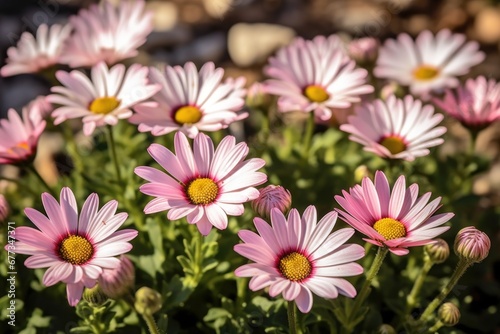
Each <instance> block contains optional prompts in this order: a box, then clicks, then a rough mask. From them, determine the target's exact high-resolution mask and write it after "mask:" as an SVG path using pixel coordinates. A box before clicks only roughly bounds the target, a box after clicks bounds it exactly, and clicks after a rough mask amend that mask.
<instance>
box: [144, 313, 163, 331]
mask: <svg viewBox="0 0 500 334" xmlns="http://www.w3.org/2000/svg"><path fill="white" fill-rule="evenodd" d="M142 318H143V319H144V321H146V324H147V325H148V329H149V333H150V334H160V330H159V329H158V326H156V322H155V319H154V318H153V315H152V314H149V313H148V312H145V313H144V314H143V315H142Z"/></svg>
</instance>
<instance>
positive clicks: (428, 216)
mask: <svg viewBox="0 0 500 334" xmlns="http://www.w3.org/2000/svg"><path fill="white" fill-rule="evenodd" d="M430 196H431V194H430V193H426V194H424V195H423V196H421V197H418V185H417V184H412V185H411V186H410V187H408V188H406V181H405V177H404V176H403V175H402V176H400V177H399V178H398V179H397V181H396V183H395V184H394V188H393V189H392V192H391V189H390V186H389V182H388V181H387V178H386V176H385V175H384V173H383V172H381V171H377V172H376V173H375V183H373V182H372V181H371V180H370V179H369V178H367V177H365V178H364V179H363V181H362V184H361V185H356V186H355V187H354V188H351V189H350V190H349V192H347V191H342V196H335V200H336V201H337V202H338V203H339V204H340V206H341V207H342V208H343V209H344V210H345V211H344V210H340V209H337V211H338V213H339V214H340V217H341V219H342V220H344V221H345V222H346V223H348V224H349V225H351V226H352V227H354V228H355V229H356V230H358V231H359V232H361V233H363V234H364V235H366V238H365V239H364V240H365V241H367V242H370V243H372V244H375V245H377V246H379V247H387V248H388V249H389V250H390V251H391V252H392V253H394V254H396V255H406V254H407V253H408V247H413V246H422V245H426V244H430V243H432V242H433V239H434V238H435V237H437V236H438V235H440V234H441V233H443V232H445V231H446V230H448V229H449V226H441V225H443V224H444V223H446V222H447V221H448V220H450V219H451V218H452V217H453V216H454V214H453V213H441V214H435V212H436V211H437V210H438V209H439V207H440V204H439V201H440V200H441V198H436V199H435V200H433V201H431V202H430V203H428V201H429V199H430Z"/></svg>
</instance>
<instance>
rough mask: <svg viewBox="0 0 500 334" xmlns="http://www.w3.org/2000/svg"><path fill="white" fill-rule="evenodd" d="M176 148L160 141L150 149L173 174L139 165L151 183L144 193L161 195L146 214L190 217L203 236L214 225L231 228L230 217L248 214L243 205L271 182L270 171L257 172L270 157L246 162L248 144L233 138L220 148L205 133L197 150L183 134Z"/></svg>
mask: <svg viewBox="0 0 500 334" xmlns="http://www.w3.org/2000/svg"><path fill="white" fill-rule="evenodd" d="M174 147H175V153H176V154H175V155H174V153H172V152H170V151H169V150H168V149H167V148H165V147H163V146H161V145H158V144H151V146H149V148H148V152H149V154H151V156H152V157H153V159H155V160H156V162H158V163H159V164H160V165H161V166H162V167H163V168H164V169H165V170H166V171H167V172H168V173H169V174H170V175H168V174H165V173H163V172H161V171H159V170H157V169H155V168H152V167H146V166H141V167H137V168H136V169H135V173H136V174H137V175H139V176H140V177H142V178H144V179H146V180H147V181H150V182H151V183H147V184H144V185H142V186H141V187H140V191H141V192H143V193H144V194H146V195H150V196H155V197H157V198H155V199H154V200H152V201H151V202H149V203H148V205H147V206H146V207H145V209H144V212H145V213H154V212H159V211H165V210H168V215H167V218H168V219H170V220H176V219H179V218H182V217H185V216H187V221H188V223H190V224H196V225H197V227H198V230H199V231H200V232H201V234H203V235H207V234H208V233H209V232H210V230H211V229H212V225H213V226H215V227H216V228H218V229H220V230H223V229H225V228H226V227H227V215H231V216H239V215H241V214H243V211H244V209H243V204H242V203H244V202H248V201H251V200H253V199H255V198H257V197H258V196H259V191H258V190H257V189H255V188H254V186H257V185H259V184H262V183H264V182H266V180H267V176H266V175H265V174H263V173H260V172H256V171H257V170H258V169H259V168H261V167H262V166H264V164H265V162H264V160H262V159H258V158H253V159H250V160H243V159H245V157H246V155H247V154H248V146H247V145H246V144H245V143H239V144H236V143H235V139H234V137H232V136H226V137H224V138H223V139H222V141H221V142H220V144H219V146H218V147H217V149H216V150H215V152H214V146H213V143H212V140H211V139H210V138H209V137H208V136H207V135H205V134H203V133H199V134H198V135H197V136H196V138H195V139H194V144H193V150H192V151H191V147H190V146H189V142H188V140H187V138H186V136H185V135H184V134H183V133H182V132H177V133H176V134H175V138H174Z"/></svg>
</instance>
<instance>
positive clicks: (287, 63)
mask: <svg viewBox="0 0 500 334" xmlns="http://www.w3.org/2000/svg"><path fill="white" fill-rule="evenodd" d="M264 72H265V73H266V74H267V75H268V76H269V77H271V79H269V80H267V81H266V90H267V92H268V93H269V94H273V95H278V96H279V100H278V108H279V110H280V111H281V112H289V111H297V110H298V111H302V112H314V114H315V115H316V117H318V118H319V119H322V120H328V119H330V117H331V116H332V112H331V108H348V107H349V106H350V105H351V104H352V103H354V102H358V101H360V95H362V94H368V93H371V92H373V87H372V86H370V85H366V84H365V83H366V77H367V75H368V72H367V71H366V70H365V69H361V68H356V63H355V62H354V61H353V60H351V59H350V58H349V57H348V56H347V55H346V52H345V50H344V46H343V44H342V42H341V41H340V39H339V38H338V36H336V35H332V36H330V37H328V38H326V37H324V36H317V37H315V38H314V39H313V40H308V41H306V40H304V39H302V38H297V39H295V40H294V42H292V44H290V45H288V46H286V47H284V48H282V49H280V50H278V52H277V54H276V56H275V57H271V58H270V59H269V65H268V66H266V67H265V68H264Z"/></svg>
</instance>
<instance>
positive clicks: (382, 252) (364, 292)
mask: <svg viewBox="0 0 500 334" xmlns="http://www.w3.org/2000/svg"><path fill="white" fill-rule="evenodd" d="M388 252H389V248H387V247H379V248H378V250H377V255H375V258H374V259H373V262H372V265H371V267H370V270H369V271H368V274H367V275H366V281H365V282H364V283H363V286H362V287H361V290H360V291H359V294H358V295H357V296H356V298H355V299H354V306H353V307H352V309H351V310H350V312H348V313H347V324H344V326H345V327H346V329H347V330H348V332H349V333H352V330H353V329H354V326H355V325H356V324H353V323H352V320H354V319H355V318H356V315H357V313H358V311H359V308H360V306H361V304H362V303H363V302H364V301H365V299H366V297H368V294H369V293H370V286H371V284H372V281H373V279H374V278H375V276H377V273H378V271H379V269H380V267H381V266H382V263H383V262H384V258H385V256H386V255H387V253H388Z"/></svg>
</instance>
